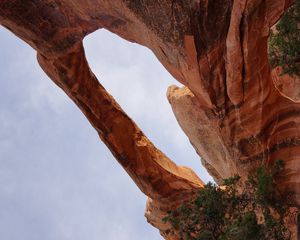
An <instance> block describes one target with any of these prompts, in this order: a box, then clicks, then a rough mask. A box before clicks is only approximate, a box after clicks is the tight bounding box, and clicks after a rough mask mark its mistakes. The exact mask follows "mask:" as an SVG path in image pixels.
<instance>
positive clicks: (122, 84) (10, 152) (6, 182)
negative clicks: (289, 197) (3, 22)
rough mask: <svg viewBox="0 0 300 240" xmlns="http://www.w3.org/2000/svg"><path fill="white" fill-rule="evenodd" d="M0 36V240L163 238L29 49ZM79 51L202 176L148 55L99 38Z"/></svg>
mask: <svg viewBox="0 0 300 240" xmlns="http://www.w3.org/2000/svg"><path fill="white" fill-rule="evenodd" d="M0 39H1V45H0V54H1V57H2V58H1V59H0V66H1V69H0V79H1V82H0V97H1V101H0V169H1V170H0V207H1V209H3V211H0V236H1V237H2V238H3V239H9V240H19V239H22V240H35V239H45V240H66V239H72V240H79V239H80V240H81V239H89V240H94V239H107V240H110V239H111V240H115V239H118V240H127V239H130V240H135V239H136V240H138V239H139V240H140V239H141V237H142V239H151V240H156V239H157V240H158V239H161V237H160V235H159V234H158V231H157V230H156V229H154V228H153V227H151V226H150V225H149V224H148V223H147V222H146V220H145V219H144V217H143V211H144V207H145V206H144V205H145V202H146V197H145V196H144V195H143V194H142V193H141V192H140V191H139V190H138V189H137V187H136V186H135V185H134V183H133V182H132V180H131V179H130V178H129V176H128V175H126V173H125V171H124V170H123V169H121V167H120V166H119V164H118V163H117V161H115V159H114V158H113V157H112V155H111V154H110V153H109V151H108V150H107V149H106V147H105V146H104V144H103V143H101V142H100V140H99V138H98V136H97V134H96V132H95V131H94V129H93V128H92V127H91V126H90V125H89V124H88V122H87V120H86V119H85V117H84V116H83V114H81V112H80V111H79V110H78V109H77V107H76V106H75V105H74V104H73V103H71V101H70V100H69V99H68V98H67V96H65V95H64V94H63V93H62V91H61V90H60V89H58V87H56V86H55V85H54V84H53V83H52V82H51V81H50V80H49V79H47V77H46V75H45V74H44V73H43V72H42V71H41V70H40V68H39V67H38V65H37V62H36V59H35V53H34V51H33V50H32V49H31V48H30V47H28V46H27V45H26V44H25V43H23V42H22V41H21V40H19V39H17V38H16V37H15V36H13V35H12V34H10V33H8V31H6V30H3V29H0ZM85 46H86V48H87V56H88V60H89V62H90V63H91V66H92V69H93V70H94V71H95V73H96V75H97V76H98V77H99V79H100V81H101V83H103V85H104V86H105V87H106V88H107V89H108V90H109V92H110V93H112V95H114V96H115V97H116V99H117V100H118V101H119V102H120V104H121V106H122V107H123V108H124V109H125V110H126V111H127V112H128V114H129V116H131V117H133V119H134V120H136V122H137V123H138V124H139V125H140V126H141V128H142V130H143V131H144V132H145V133H146V134H147V135H148V136H149V137H150V139H151V140H152V141H153V142H154V143H155V144H156V145H157V146H158V147H159V148H161V149H162V150H163V151H165V152H166V153H167V154H168V155H169V156H170V157H171V158H173V159H175V160H176V161H177V162H179V163H180V164H182V163H185V164H188V165H190V166H195V168H198V169H200V163H199V162H200V160H199V157H198V156H196V155H195V153H194V150H193V149H192V148H191V146H190V145H189V143H188V140H187V138H186V137H185V136H184V135H183V133H182V131H181V130H180V128H179V126H178V125H177V123H176V120H175V118H174V116H173V115H172V113H171V108H170V106H169V104H168V102H167V100H166V97H165V91H166V89H167V86H168V85H170V84H172V83H174V80H173V79H172V78H171V76H170V75H169V74H168V73H167V72H166V71H165V70H164V68H163V67H162V66H161V65H160V64H159V63H158V61H157V60H156V59H155V58H154V56H153V54H152V53H151V52H150V51H149V50H147V49H145V48H143V47H140V46H137V45H135V44H130V43H127V42H125V41H123V40H121V39H119V38H117V37H116V36H113V35H112V34H109V33H108V32H105V31H99V32H96V33H94V34H92V35H91V36H89V37H88V39H87V40H86V41H85ZM187 160H189V161H187ZM200 172H201V174H202V170H201V171H200Z"/></svg>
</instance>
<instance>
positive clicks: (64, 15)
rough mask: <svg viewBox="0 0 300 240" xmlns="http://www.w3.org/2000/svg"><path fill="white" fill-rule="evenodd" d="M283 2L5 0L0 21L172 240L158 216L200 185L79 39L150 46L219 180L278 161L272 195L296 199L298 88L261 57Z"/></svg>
mask: <svg viewBox="0 0 300 240" xmlns="http://www.w3.org/2000/svg"><path fill="white" fill-rule="evenodd" d="M291 3H292V1H291V0H247V1H246V0H189V1H186V0H184V1H183V0H176V1H174V0H172V1H171V0H153V1H144V0H113V1H111V0H86V1H82V0H45V1H38V0H33V1H23V0H2V1H0V24H1V25H3V26H4V27H6V28H8V29H9V30H11V31H12V32H13V33H14V34H16V35H17V36H18V37H20V38H21V39H23V40H24V41H26V42H27V43H28V44H30V45H31V46H32V47H33V48H34V49H36V51H37V53H38V60H39V63H40V65H41V67H42V68H43V69H44V71H45V72H46V73H47V74H48V75H49V77H50V78H51V79H52V80H53V81H54V82H55V83H56V84H57V85H58V86H59V87H60V88H62V89H63V90H64V91H65V92H66V94H68V96H69V97H70V98H71V99H72V100H73V101H74V102H75V103H76V104H77V106H78V107H79V108H80V109H81V111H82V112H83V113H84V114H85V115H86V117H87V118H88V119H89V121H90V123H91V124H92V125H93V127H94V128H95V130H96V131H97V132H98V133H99V136H100V138H101V139H102V141H103V142H104V143H105V144H106V145H107V147H108V148H109V149H110V150H111V151H112V153H113V154H114V156H115V157H116V159H117V160H118V161H119V163H120V164H121V165H122V167H123V168H124V169H125V170H126V171H127V173H128V174H129V175H130V176H131V178H132V179H133V180H134V182H135V183H136V184H137V186H138V187H139V188H140V189H141V191H143V192H144V193H145V194H146V195H147V196H148V197H149V200H148V203H147V209H146V214H145V215H146V217H147V219H148V221H149V222H150V223H151V224H153V225H154V226H155V227H157V228H158V229H159V230H161V234H162V235H163V236H164V237H165V238H166V239H170V240H171V239H176V236H169V235H168V234H167V231H166V230H167V228H168V226H166V224H165V223H163V222H162V220H161V219H162V217H163V215H164V214H165V213H166V212H167V211H168V210H170V209H174V208H175V207H176V206H178V204H180V203H181V202H182V201H184V200H185V199H189V198H192V197H193V194H194V193H195V191H197V189H198V188H201V187H202V186H203V183H202V182H201V180H200V179H199V178H198V177H197V176H196V175H195V174H194V173H193V172H192V170H189V169H187V168H183V167H178V166H176V165H175V164H174V163H173V162H172V161H171V160H170V159H169V158H168V157H166V156H165V155H164V154H163V153H162V152H161V151H159V150H158V149H157V148H155V146H153V144H152V143H151V142H150V141H149V140H148V139H147V138H146V136H145V135H144V134H143V133H142V131H141V130H140V129H139V128H138V127H137V126H136V124H135V123H134V122H133V121H132V120H131V119H130V118H129V117H128V116H127V115H126V114H125V113H124V112H123V111H122V109H121V108H120V106H119V105H118V104H117V103H116V102H115V101H114V100H113V98H112V97H111V96H110V95H109V94H108V93H107V92H106V91H105V89H104V88H103V87H102V86H101V85H100V84H99V82H98V80H97V79H96V77H95V76H94V75H93V73H92V72H91V70H90V69H89V66H88V64H87V61H86V59H85V55H84V50H83V47H82V40H83V38H84V37H85V36H86V35H87V34H89V33H91V32H93V31H95V30H96V29H99V28H106V29H108V30H109V31H111V32H114V33H116V34H118V35H119V36H121V37H122V38H124V39H126V40H128V41H132V42H136V43H138V44H141V45H144V46H146V47H148V48H150V49H151V50H152V51H153V52H154V54H155V55H156V56H157V58H158V59H159V60H160V62H161V63H162V64H163V65H164V66H165V68H166V69H167V70H168V71H169V72H170V73H171V74H172V75H173V76H174V77H175V78H176V79H177V80H178V81H179V82H181V83H183V84H184V85H185V87H184V88H182V89H179V88H177V87H171V88H169V91H168V99H169V101H170V103H171V105H172V108H173V110H174V113H175V116H176V118H177V120H178V122H179V124H180V126H181V127H182V128H183V130H184V132H185V133H186V134H187V136H188V137H189V139H190V141H191V143H192V144H193V146H194V147H195V149H196V151H197V153H198V154H199V155H200V156H201V159H202V162H203V164H204V166H206V168H207V169H208V170H209V172H210V173H211V174H212V176H213V177H214V178H215V179H216V181H217V182H220V181H221V179H222V178H226V177H229V176H232V175H233V174H236V173H238V174H240V175H242V176H243V177H245V176H246V175H247V174H248V172H249V171H251V170H253V169H254V168H255V167H256V166H257V165H259V164H262V163H267V164H269V163H272V162H274V161H275V160H277V159H282V160H284V161H285V162H286V168H285V171H284V173H283V174H282V179H281V184H280V189H281V191H282V194H283V195H289V197H290V198H292V199H293V200H295V202H296V203H297V204H299V203H300V178H299V177H298V175H299V172H300V164H299V163H300V147H299V146H300V131H299V124H300V105H299V104H298V102H299V100H298V98H299V96H298V95H297V94H298V93H299V92H297V93H296V94H295V91H294V92H292V89H293V86H294V84H296V85H297V86H298V84H297V83H296V82H292V81H291V80H284V81H285V82H286V81H288V82H289V83H288V84H282V81H283V80H282V79H281V78H279V77H278V75H276V74H274V72H273V74H271V69H270V66H269V64H268V59H267V38H268V35H269V29H270V27H272V25H274V23H275V22H276V21H277V20H278V19H279V18H280V16H281V15H282V13H283V12H284V11H285V9H286V8H287V7H288V6H289V5H290V4H291ZM279 80H280V81H279ZM295 81H296V80H295ZM274 83H275V84H274ZM280 86H281V88H280Z"/></svg>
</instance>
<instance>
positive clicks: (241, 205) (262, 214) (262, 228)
mask: <svg viewBox="0 0 300 240" xmlns="http://www.w3.org/2000/svg"><path fill="white" fill-rule="evenodd" d="M282 168H283V161H277V162H276V163H275V164H274V166H273V167H272V168H271V169H269V168H266V167H259V168H257V169H256V171H255V172H254V173H252V174H250V175H249V176H248V178H247V180H246V181H245V182H243V183H242V182H241V178H240V177H239V176H234V177H231V178H229V179H225V180H224V187H222V188H220V187H218V186H217V185H215V184H213V183H208V184H206V185H205V186H204V188H203V189H200V190H199V192H198V193H197V196H196V198H195V199H194V200H193V201H190V202H185V203H184V204H183V205H182V206H180V207H179V208H178V209H176V210H175V211H173V212H169V213H168V215H167V216H166V217H165V218H164V219H163V220H164V221H165V222H169V223H170V224H171V225H172V229H170V232H174V233H175V232H178V234H179V236H180V239H182V240H217V239H218V240H258V239H265V240H286V239H290V234H289V231H288V230H287V229H286V227H285V226H284V224H283V218H284V214H285V213H286V208H285V207H284V205H282V204H278V202H279V201H278V200H279V199H280V196H279V194H278V192H276V181H275V177H276V176H277V175H278V174H279V173H280V171H281V170H282Z"/></svg>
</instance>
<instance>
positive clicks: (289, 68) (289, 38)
mask: <svg viewBox="0 0 300 240" xmlns="http://www.w3.org/2000/svg"><path fill="white" fill-rule="evenodd" d="M269 60H270V63H271V66H272V67H276V66H281V67H282V69H283V73H288V74H290V75H297V76H300V67H299V64H300V0H295V3H294V4H293V5H292V6H291V7H290V8H289V9H288V10H287V11H286V13H285V14H284V15H283V16H282V18H281V19H280V20H279V22H278V23H277V24H276V25H275V29H274V30H273V31H271V33H270V36H269Z"/></svg>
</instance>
